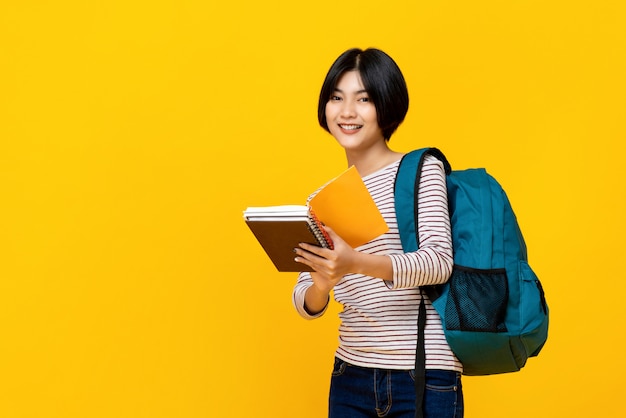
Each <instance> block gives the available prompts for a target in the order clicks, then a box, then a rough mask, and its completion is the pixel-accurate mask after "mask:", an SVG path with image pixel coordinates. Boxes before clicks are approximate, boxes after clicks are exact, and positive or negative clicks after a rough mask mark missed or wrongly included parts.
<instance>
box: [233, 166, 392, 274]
mask: <svg viewBox="0 0 626 418" xmlns="http://www.w3.org/2000/svg"><path fill="white" fill-rule="evenodd" d="M243 217H244V220H245V221H246V223H247V224H248V227H249V228H250V230H251V231H252V233H253V234H254V235H255V237H256V238H257V240H258V241H259V243H260V244H261V246H262V247H263V249H264V250H265V252H266V253H267V255H268V256H269V258H270V259H271V260H272V262H273V263H274V265H275V266H276V268H277V269H278V271H285V272H289V271H291V272H297V271H310V270H309V268H308V267H307V266H306V265H305V264H301V263H297V262H295V261H294V257H295V254H294V252H293V249H294V248H296V247H298V244H299V243H301V242H306V243H310V244H314V245H318V246H320V247H324V248H330V249H332V248H333V243H332V241H331V240H330V237H328V234H327V232H326V231H325V230H324V228H323V226H322V224H323V225H327V226H329V227H330V228H332V229H333V231H335V232H336V233H337V235H339V236H340V237H341V239H343V240H344V241H345V242H346V243H347V244H348V245H350V246H351V247H353V248H356V247H358V246H360V245H363V244H365V243H367V242H369V241H371V240H372V239H374V238H376V237H378V236H379V235H381V234H383V233H385V232H387V231H388V230H389V227H388V226H387V223H386V222H385V220H384V219H383V217H382V215H381V213H380V211H379V210H378V207H377V206H376V203H375V202H374V200H373V199H372V196H371V195H370V193H369V191H368V190H367V187H366V186H365V183H363V180H362V179H361V176H360V175H359V173H358V171H357V170H356V168H355V167H354V166H352V167H350V168H349V169H347V170H346V171H344V172H343V173H342V174H341V175H339V176H338V177H336V178H334V179H333V180H331V181H330V182H328V183H327V184H325V185H324V186H323V187H321V188H320V189H319V190H318V191H317V193H316V194H315V196H313V198H311V200H310V201H309V204H308V205H304V206H300V205H282V206H265V207H249V208H247V209H246V210H245V211H244V214H243Z"/></svg>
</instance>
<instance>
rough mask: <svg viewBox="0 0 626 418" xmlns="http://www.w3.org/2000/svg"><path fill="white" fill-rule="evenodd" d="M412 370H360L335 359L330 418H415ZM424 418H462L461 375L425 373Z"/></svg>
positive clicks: (433, 371)
mask: <svg viewBox="0 0 626 418" xmlns="http://www.w3.org/2000/svg"><path fill="white" fill-rule="evenodd" d="M414 376H415V375H414V371H413V370H385V369H372V368H364V367H357V366H354V365H351V364H349V363H347V362H345V361H343V360H340V359H337V358H336V359H335V365H334V368H333V375H332V378H331V383H330V396H329V404H328V416H329V418H366V417H373V418H377V417H387V418H400V417H401V418H413V417H414V415H415V380H414ZM424 417H425V418H462V417H463V390H462V387H461V375H460V374H459V373H457V372H453V371H448V370H426V393H425V395H424Z"/></svg>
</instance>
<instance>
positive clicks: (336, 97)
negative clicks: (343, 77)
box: [330, 96, 341, 101]
mask: <svg viewBox="0 0 626 418" xmlns="http://www.w3.org/2000/svg"><path fill="white" fill-rule="evenodd" d="M330 100H331V101H338V100H341V97H339V96H330Z"/></svg>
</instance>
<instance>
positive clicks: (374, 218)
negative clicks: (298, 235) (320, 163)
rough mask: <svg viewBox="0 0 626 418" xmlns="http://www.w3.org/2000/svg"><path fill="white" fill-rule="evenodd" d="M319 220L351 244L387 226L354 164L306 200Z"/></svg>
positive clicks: (375, 233)
mask: <svg viewBox="0 0 626 418" xmlns="http://www.w3.org/2000/svg"><path fill="white" fill-rule="evenodd" d="M309 206H311V207H312V208H313V210H314V211H315V214H316V215H317V217H318V218H319V220H320V221H321V222H322V223H323V224H325V225H328V226H330V227H331V228H332V229H333V230H334V231H335V232H336V233H337V235H339V236H340V237H341V238H343V239H344V241H346V242H347V243H348V244H350V246H351V247H352V248H355V247H358V246H360V245H363V244H365V243H367V242H369V241H371V240H372V239H374V238H376V237H377V236H379V235H381V234H384V233H385V232H387V231H388V230H389V227H388V226H387V223H386V222H385V220H384V219H383V216H382V215H381V213H380V211H379V210H378V207H377V206H376V203H374V200H373V199H372V196H371V195H370V193H369V191H368V190H367V187H366V186H365V183H363V180H362V179H361V176H360V175H359V172H358V171H357V169H356V167H354V166H352V167H350V168H348V169H347V170H346V171H344V172H343V173H341V175H339V176H338V177H336V178H334V179H333V180H331V181H330V182H328V183H327V184H326V185H325V186H324V187H323V188H322V189H321V190H320V191H319V192H318V193H317V194H316V195H315V196H314V197H313V198H312V199H311V201H310V202H309Z"/></svg>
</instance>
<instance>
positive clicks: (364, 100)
mask: <svg viewBox="0 0 626 418" xmlns="http://www.w3.org/2000/svg"><path fill="white" fill-rule="evenodd" d="M359 101H361V102H364V103H367V102H369V101H370V98H369V97H361V98H360V99H359Z"/></svg>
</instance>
